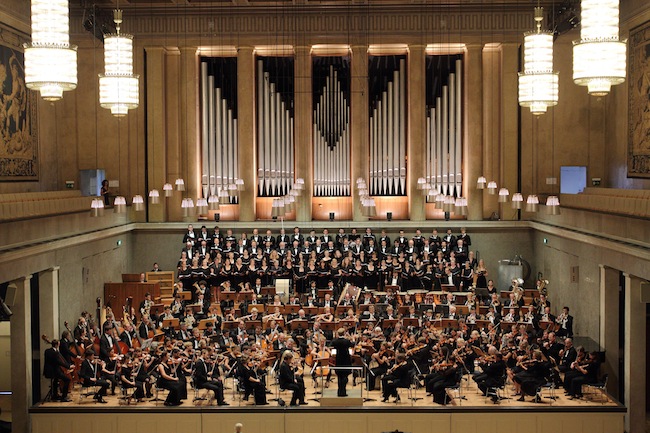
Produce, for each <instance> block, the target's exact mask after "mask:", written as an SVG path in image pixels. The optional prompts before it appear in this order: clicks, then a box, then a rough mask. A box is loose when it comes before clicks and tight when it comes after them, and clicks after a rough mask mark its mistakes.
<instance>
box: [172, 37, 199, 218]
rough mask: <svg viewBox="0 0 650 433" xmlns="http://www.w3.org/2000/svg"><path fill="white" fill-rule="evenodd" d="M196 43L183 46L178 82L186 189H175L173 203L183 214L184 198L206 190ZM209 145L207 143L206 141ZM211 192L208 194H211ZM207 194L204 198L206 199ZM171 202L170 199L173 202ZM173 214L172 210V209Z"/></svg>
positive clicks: (193, 196)
mask: <svg viewBox="0 0 650 433" xmlns="http://www.w3.org/2000/svg"><path fill="white" fill-rule="evenodd" d="M196 49H197V47H183V48H181V49H180V53H181V55H180V65H179V68H180V71H179V73H180V85H179V95H178V97H179V99H180V104H178V106H179V107H180V113H179V119H180V125H179V126H180V131H179V134H178V136H179V137H180V143H179V149H180V154H181V159H180V160H181V163H180V176H181V177H182V178H183V180H184V181H185V192H184V193H174V197H175V198H176V199H175V200H174V201H173V203H174V207H175V209H174V214H175V215H178V216H179V217H180V215H181V214H182V210H181V207H180V206H181V198H182V197H189V198H191V199H192V200H194V204H196V200H197V198H199V197H203V191H202V188H201V171H202V170H201V140H199V139H198V138H197V137H199V134H198V131H197V125H198V122H197V118H196V117H197V115H198V112H197V109H196V107H198V106H199V100H198V93H197V89H198V83H197V81H198V79H199V74H198V72H197V71H199V65H198V63H199V58H198V56H197V54H196ZM206 145H207V143H206ZM169 177H170V178H172V179H170V181H174V180H175V177H174V176H172V174H171V173H170V175H169ZM208 196H209V194H208ZM208 196H206V197H205V198H206V199H207V198H208ZM170 203H171V202H170ZM170 214H171V211H170ZM189 219H190V220H192V221H196V220H197V219H198V216H194V217H192V218H189Z"/></svg>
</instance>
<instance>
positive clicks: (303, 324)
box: [288, 319, 309, 331]
mask: <svg viewBox="0 0 650 433" xmlns="http://www.w3.org/2000/svg"><path fill="white" fill-rule="evenodd" d="M288 325H289V329H291V330H292V331H294V330H296V329H297V330H303V329H309V321H307V320H305V319H293V320H292V321H290V322H289V323H288Z"/></svg>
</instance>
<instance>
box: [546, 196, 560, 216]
mask: <svg viewBox="0 0 650 433" xmlns="http://www.w3.org/2000/svg"><path fill="white" fill-rule="evenodd" d="M546 213H548V214H549V215H559V214H560V199H559V198H558V197H557V196H556V195H550V196H548V198H547V199H546Z"/></svg>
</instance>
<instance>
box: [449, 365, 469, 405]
mask: <svg viewBox="0 0 650 433" xmlns="http://www.w3.org/2000/svg"><path fill="white" fill-rule="evenodd" d="M462 388H463V371H462V369H459V370H458V372H457V373H456V383H455V384H454V385H452V386H448V387H446V388H445V403H449V401H448V400H447V398H448V397H449V396H450V394H451V395H453V394H454V393H456V395H455V396H452V399H454V400H456V399H458V406H461V404H462V403H461V402H462V400H467V399H466V398H465V397H464V396H463V389H462Z"/></svg>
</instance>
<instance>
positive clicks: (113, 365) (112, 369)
mask: <svg viewBox="0 0 650 433" xmlns="http://www.w3.org/2000/svg"><path fill="white" fill-rule="evenodd" d="M121 358H122V355H118V354H116V353H115V350H113V349H111V351H110V353H109V356H108V361H106V362H104V364H103V365H102V370H101V373H100V377H101V378H102V379H103V380H105V381H107V382H109V383H110V384H111V395H115V387H116V386H117V372H118V370H119V368H120V360H121Z"/></svg>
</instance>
